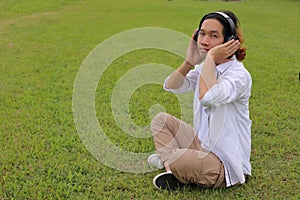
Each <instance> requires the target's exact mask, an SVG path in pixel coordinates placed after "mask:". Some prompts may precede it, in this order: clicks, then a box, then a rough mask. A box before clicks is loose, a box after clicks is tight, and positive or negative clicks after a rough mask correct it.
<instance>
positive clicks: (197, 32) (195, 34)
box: [194, 29, 199, 42]
mask: <svg viewBox="0 0 300 200" xmlns="http://www.w3.org/2000/svg"><path fill="white" fill-rule="evenodd" d="M198 36H199V29H198V30H197V31H196V32H195V33H194V40H195V41H196V42H197V41H198Z"/></svg>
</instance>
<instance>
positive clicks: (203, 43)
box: [200, 35, 209, 46]
mask: <svg viewBox="0 0 300 200" xmlns="http://www.w3.org/2000/svg"><path fill="white" fill-rule="evenodd" d="M208 43H209V40H208V36H207V35H205V36H204V37H202V38H201V40H200V44H201V45H203V46H207V45H208Z"/></svg>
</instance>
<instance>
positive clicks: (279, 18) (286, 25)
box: [0, 0, 300, 199]
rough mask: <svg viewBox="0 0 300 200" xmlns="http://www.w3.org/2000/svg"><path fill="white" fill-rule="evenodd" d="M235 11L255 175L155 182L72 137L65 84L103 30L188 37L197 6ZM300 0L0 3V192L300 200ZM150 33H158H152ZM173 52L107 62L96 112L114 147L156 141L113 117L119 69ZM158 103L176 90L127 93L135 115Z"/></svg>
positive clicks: (140, 117)
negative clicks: (219, 181)
mask: <svg viewBox="0 0 300 200" xmlns="http://www.w3.org/2000/svg"><path fill="white" fill-rule="evenodd" d="M223 8H225V9H230V10H233V11H234V12H235V13H236V14H237V15H238V16H239V19H240V21H241V23H242V27H243V30H244V33H245V37H246V46H247V57H246V60H245V62H244V64H245V66H246V67H247V69H248V70H249V71H250V73H251V74H252V78H253V89H252V97H251V100H250V112H251V118H252V120H253V128H252V155H251V162H252V167H253V176H252V177H251V179H250V181H249V182H248V183H247V184H245V185H242V186H235V187H231V188H228V189H226V190H201V189H197V188H190V187H185V188H183V189H182V190H179V191H174V192H160V191H157V190H155V189H154V188H153V186H152V178H153V177H154V176H155V175H156V174H157V173H158V172H157V171H156V172H149V173H139V174H134V173H125V172H121V171H118V170H116V169H112V168H110V167H108V166H106V165H104V164H102V163H101V162H99V161H97V160H96V159H95V158H94V157H93V156H92V155H91V154H90V152H89V151H88V150H87V149H86V147H85V146H84V144H83V143H82V141H81V140H80V137H79V135H78V134H77V130H76V126H75V124H74V119H73V113H72V95H73V85H74V82H75V79H76V75H77V71H78V70H79V68H80V66H81V63H82V62H83V60H84V59H85V57H86V56H87V55H88V54H89V52H90V51H91V50H93V49H94V48H95V47H96V45H98V44H99V43H101V42H102V41H104V40H105V39H107V38H109V37H110V36H112V35H114V34H117V33H120V32H122V31H125V30H129V29H133V28H138V27H164V28H169V29H172V30H176V31H179V32H182V33H184V34H187V35H190V34H191V32H192V31H193V30H194V28H196V27H197V26H198V21H199V19H200V18H201V16H202V15H203V14H205V13H208V12H211V11H215V10H219V9H223ZM299 8H300V2H299V1H281V0H273V1H271V0H252V1H251V0H244V1H241V2H217V1H214V2H207V1H192V0H188V1H183V0H177V1H175V0H173V1H167V0H152V1H145V0H143V1H139V0H128V1H117V2H116V1H109V0H102V1H96V0H90V1H82V0H68V1H67V0H64V1H58V0H52V1H32V0H23V1H19V0H10V1H4V0H0V52H1V53H0V70H1V71H0V90H1V92H0V114H1V115H0V116H1V117H0V136H1V140H0V199H221V198H222V199H299V198H300V196H299V190H300V183H299V171H300V162H299V160H300V158H299V146H300V140H299V139H300V138H299V133H300V126H299V125H300V112H299V110H300V103H299V99H300V92H299V91H300V90H299V89H300V88H299V87H300V82H299V79H298V74H299V72H300V66H299V63H300V57H299V52H300V47H299V44H300V38H299V32H300V27H299V21H300V15H299V13H300V12H299V11H300V9H299ZM157 37H159V36H157ZM181 61H182V58H180V57H178V56H176V55H173V54H171V53H168V52H164V51H161V50H155V49H144V50H137V51H133V52H130V53H128V54H126V55H124V56H121V57H120V58H118V59H117V60H115V61H114V62H113V63H112V64H111V65H110V66H109V68H108V69H107V71H105V73H104V74H103V79H101V81H100V82H99V85H98V87H97V91H96V105H95V108H96V110H97V118H98V120H99V122H101V127H102V128H103V130H104V132H105V133H106V134H107V136H108V137H109V139H110V140H111V141H112V142H114V144H115V145H116V146H118V147H120V148H122V149H124V150H128V151H133V152H151V151H153V150H154V146H153V142H152V139H151V138H146V139H142V138H135V137H132V136H127V135H126V134H124V133H123V132H122V130H121V129H120V128H118V127H117V126H116V123H115V122H114V119H113V115H112V113H111V107H110V98H111V94H112V90H113V88H114V85H115V84H116V82H117V81H118V80H119V79H120V78H121V77H122V75H124V74H125V73H126V72H127V71H128V70H130V69H132V68H134V67H135V66H138V65H141V64H145V63H162V64H165V65H168V66H172V67H174V68H175V67H176V66H177V65H179V64H180V62H181ZM157 103H159V104H162V105H163V106H164V107H165V109H166V111H167V112H170V113H172V114H174V115H176V116H180V114H181V113H180V105H179V104H178V101H177V99H176V98H175V96H174V95H172V94H168V93H165V92H164V91H163V90H162V88H161V86H160V85H157V84H148V85H144V86H143V87H141V88H139V89H138V90H137V91H135V93H134V94H133V95H132V98H131V101H130V104H129V105H128V106H129V108H130V112H131V113H130V114H131V116H132V118H133V120H134V122H135V123H136V124H139V125H143V126H144V125H147V124H149V122H150V118H149V117H148V110H149V108H150V107H151V106H152V105H154V104H157Z"/></svg>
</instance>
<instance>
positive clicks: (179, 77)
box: [166, 61, 193, 89]
mask: <svg viewBox="0 0 300 200" xmlns="http://www.w3.org/2000/svg"><path fill="white" fill-rule="evenodd" d="M192 68H193V65H192V64H190V63H189V62H187V61H184V62H183V63H182V64H181V65H180V66H179V67H178V68H177V69H176V70H175V71H174V72H173V73H172V74H171V76H170V77H169V79H168V81H167V82H166V88H168V89H177V88H179V87H180V86H181V85H182V84H183V81H184V78H185V76H186V75H187V74H188V73H189V71H190V70H191V69H192Z"/></svg>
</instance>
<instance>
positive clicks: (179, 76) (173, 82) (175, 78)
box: [165, 34, 206, 89]
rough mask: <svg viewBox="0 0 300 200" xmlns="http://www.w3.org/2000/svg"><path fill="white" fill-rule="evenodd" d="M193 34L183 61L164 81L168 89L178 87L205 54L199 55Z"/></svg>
mask: <svg viewBox="0 0 300 200" xmlns="http://www.w3.org/2000/svg"><path fill="white" fill-rule="evenodd" d="M193 38H194V34H193V35H192V38H191V40H190V43H189V47H188V49H187V52H186V58H185V61H183V63H182V64H181V65H180V66H179V67H178V68H177V69H176V71H175V72H173V73H172V74H171V76H170V77H169V78H168V81H167V82H166V85H165V86H166V88H168V89H178V88H179V87H180V86H181V85H182V84H183V82H184V78H185V77H186V75H187V74H188V73H189V71H190V70H192V69H193V67H194V66H195V65H196V64H199V63H200V62H201V61H202V60H203V59H204V58H205V56H206V55H201V54H200V51H199V50H198V47H197V42H196V41H195V40H194V39H193Z"/></svg>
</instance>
